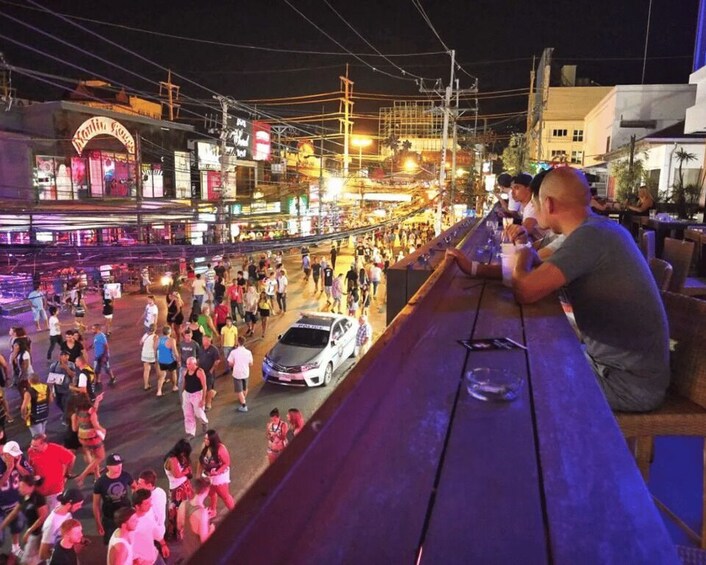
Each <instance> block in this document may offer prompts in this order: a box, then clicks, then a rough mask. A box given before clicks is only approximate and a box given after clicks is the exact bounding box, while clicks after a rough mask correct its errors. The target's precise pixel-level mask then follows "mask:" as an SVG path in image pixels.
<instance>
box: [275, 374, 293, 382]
mask: <svg viewBox="0 0 706 565" xmlns="http://www.w3.org/2000/svg"><path fill="white" fill-rule="evenodd" d="M278 378H279V380H280V381H287V382H289V381H291V380H292V379H291V377H288V376H285V375H279V376H278Z"/></svg>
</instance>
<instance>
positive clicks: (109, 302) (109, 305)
mask: <svg viewBox="0 0 706 565" xmlns="http://www.w3.org/2000/svg"><path fill="white" fill-rule="evenodd" d="M114 312H115V305H114V303H113V299H112V297H110V296H103V319H105V333H106V335H110V333H111V332H112V330H113V314H114Z"/></svg>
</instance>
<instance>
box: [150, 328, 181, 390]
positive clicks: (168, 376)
mask: <svg viewBox="0 0 706 565" xmlns="http://www.w3.org/2000/svg"><path fill="white" fill-rule="evenodd" d="M154 353H155V357H156V359H157V363H158V364H159V369H158V371H157V396H164V392H163V391H162V389H163V388H164V383H165V382H171V383H172V391H173V392H174V391H177V390H179V389H178V387H177V371H178V370H179V351H178V350H177V345H176V341H175V340H174V338H173V337H172V328H170V327H169V326H164V327H163V328H162V336H161V337H160V338H159V339H158V340H157V341H156V343H155V346H154Z"/></svg>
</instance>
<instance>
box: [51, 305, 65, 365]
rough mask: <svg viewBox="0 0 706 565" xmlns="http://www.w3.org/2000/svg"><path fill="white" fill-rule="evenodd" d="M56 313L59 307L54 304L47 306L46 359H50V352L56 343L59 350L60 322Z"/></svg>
mask: <svg viewBox="0 0 706 565" xmlns="http://www.w3.org/2000/svg"><path fill="white" fill-rule="evenodd" d="M58 314H59V309H58V308H57V307H56V306H50V307H49V350H48V351H47V361H51V354H52V353H53V352H54V347H55V346H56V345H58V346H59V349H60V350H61V343H62V342H61V322H60V321H59V315H58Z"/></svg>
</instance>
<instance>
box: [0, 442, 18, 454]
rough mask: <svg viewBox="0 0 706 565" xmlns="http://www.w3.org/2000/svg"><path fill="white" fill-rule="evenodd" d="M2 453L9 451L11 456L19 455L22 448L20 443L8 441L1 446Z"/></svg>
mask: <svg viewBox="0 0 706 565" xmlns="http://www.w3.org/2000/svg"><path fill="white" fill-rule="evenodd" d="M2 452H3V453H9V454H10V455H12V456H13V457H19V456H20V455H22V450H21V449H20V444H19V443H17V442H16V441H8V442H7V443H6V444H5V445H4V446H3V448H2Z"/></svg>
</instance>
